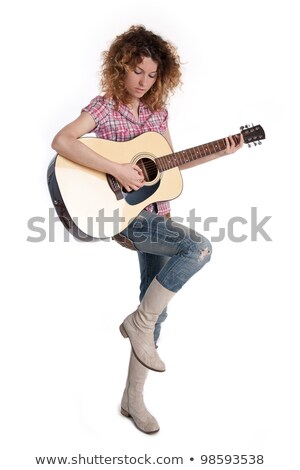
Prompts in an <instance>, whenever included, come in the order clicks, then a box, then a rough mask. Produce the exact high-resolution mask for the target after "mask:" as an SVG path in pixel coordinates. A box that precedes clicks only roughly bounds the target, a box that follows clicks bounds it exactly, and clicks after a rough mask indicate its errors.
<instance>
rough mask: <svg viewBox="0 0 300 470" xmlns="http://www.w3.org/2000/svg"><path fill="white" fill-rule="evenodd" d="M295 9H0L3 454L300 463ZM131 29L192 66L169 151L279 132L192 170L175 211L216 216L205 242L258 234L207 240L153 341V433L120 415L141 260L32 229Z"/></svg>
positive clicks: (15, 460)
mask: <svg viewBox="0 0 300 470" xmlns="http://www.w3.org/2000/svg"><path fill="white" fill-rule="evenodd" d="M296 3H297V2H293V1H291V0H288V1H285V2H281V1H280V2H279V1H273V2H266V1H262V0H259V1H258V0H253V1H252V2H241V1H237V0H236V1H235V0H228V1H226V2H224V1H221V0H214V1H210V2H204V1H202V0H199V1H191V0H187V1H185V2H175V1H170V0H167V1H161V0H160V1H157V0H152V1H151V2H150V1H148V2H141V1H136V0H132V1H126V2H124V1H121V0H111V1H109V2H102V1H100V0H98V1H96V0H90V1H86V2H83V1H77V0H72V1H71V0H61V1H58V0H51V1H48V2H39V1H34V0H27V1H26V2H20V1H11V2H9V4H8V3H7V4H6V6H5V7H4V10H3V7H2V11H1V23H2V24H1V28H0V30H1V45H2V52H1V65H2V72H1V77H2V80H1V82H2V85H1V95H2V97H1V104H2V106H1V107H2V112H1V121H2V126H1V129H2V146H1V147H2V165H1V173H2V181H1V193H2V197H1V201H2V217H1V221H2V230H1V235H2V243H1V250H2V254H1V265H2V276H3V277H2V288H3V292H2V294H1V300H2V302H3V305H2V309H1V317H2V320H1V382H2V385H1V395H2V398H1V407H2V408H3V409H2V411H1V428H2V431H3V436H2V437H1V447H2V450H1V454H0V460H1V467H3V468H6V469H7V470H9V469H14V470H15V469H16V468H22V469H24V470H25V469H26V470H27V469H30V470H31V469H34V468H36V464H35V460H34V457H35V456H68V457H70V458H71V457H72V456H76V455H78V454H79V453H81V454H82V455H84V456H89V457H92V456H94V455H95V454H96V455H100V454H102V455H105V456H122V455H125V454H127V455H131V456H139V455H143V454H144V453H148V455H152V456H153V457H154V458H155V457H157V456H182V457H184V459H185V465H184V467H181V468H193V466H194V468H196V466H197V468H199V466H200V456H201V454H208V453H211V454H263V455H264V458H265V464H264V465H263V466H258V468H264V469H268V470H277V469H278V470H279V469H282V468H286V469H289V470H296V469H298V468H299V452H298V450H299V438H300V436H299V418H300V416H299V393H300V390H299V381H298V380H299V378H298V375H299V332H298V328H299V321H298V314H299V302H298V294H297V287H298V282H297V281H298V266H299V255H298V246H297V245H296V243H297V239H298V233H299V222H298V213H299V211H298V200H297V199H299V197H298V196H297V193H298V192H296V188H297V185H298V168H299V166H298V165H297V160H298V159H299V149H298V142H297V136H298V132H297V131H298V127H297V124H298V123H297V120H296V116H298V107H299V92H298V83H299V79H300V77H299V73H298V72H297V70H296V65H297V62H298V58H299V52H298V49H297V48H298V46H297V43H299V37H297V36H299V34H298V33H297V30H298V29H299V28H298V24H297V19H296V18H297V14H296ZM132 24H144V25H145V26H146V27H147V28H148V29H152V30H153V31H155V32H157V33H158V34H161V35H162V36H164V37H165V38H166V39H168V40H171V41H172V42H173V43H174V44H176V45H177V46H178V50H179V53H180V55H181V59H182V62H183V63H184V65H183V79H184V84H183V87H182V89H181V90H179V91H178V92H177V93H176V95H175V96H174V97H173V99H172V101H171V104H170V108H169V111H170V131H171V135H172V138H173V144H174V147H175V149H176V150H182V149H184V148H187V147H191V146H194V145H198V144H201V143H205V142H208V141H210V140H214V139H218V138H221V137H224V136H226V135H228V134H232V133H236V132H238V131H239V126H240V125H243V124H247V123H250V124H251V122H253V123H254V124H261V125H262V126H263V127H264V129H265V131H266V136H267V139H266V140H265V142H264V144H263V145H261V146H260V147H257V148H252V149H248V148H246V147H244V148H243V149H242V150H241V151H240V152H238V153H236V154H235V155H232V156H229V157H225V158H224V159H220V160H217V161H214V162H212V163H210V164H206V165H200V166H199V167H197V168H196V169H193V170H188V171H186V172H184V174H183V177H184V185H185V187H184V192H183V194H182V195H181V197H180V198H179V199H177V200H176V201H174V202H173V204H172V207H173V215H175V216H181V217H186V216H187V215H188V212H189V210H190V209H191V208H193V207H194V208H195V210H196V214H197V215H198V216H201V217H202V220H203V219H205V218H206V217H213V216H215V217H218V219H219V222H218V224H215V225H212V227H211V232H210V233H209V234H208V233H206V235H207V236H209V237H211V236H216V235H217V233H218V227H225V228H226V227H227V223H228V220H229V219H230V218H231V217H234V216H241V217H244V218H246V219H247V220H248V222H249V223H248V224H247V225H244V226H243V225H236V227H235V234H236V236H239V235H241V234H242V233H245V234H246V235H248V238H247V240H246V241H244V242H242V243H233V242H232V241H230V240H229V239H228V237H226V239H225V240H224V241H222V242H219V243H214V253H213V258H212V261H211V263H209V265H207V266H206V267H205V268H204V270H203V271H202V272H200V273H198V274H197V275H196V276H195V277H194V278H192V279H191V280H190V281H189V283H188V284H187V285H186V286H185V287H184V289H182V291H181V292H180V293H178V295H177V296H176V297H175V299H174V300H173V301H172V304H170V311H169V318H168V320H167V322H166V323H165V325H164V327H163V333H162V339H161V342H160V355H161V356H162V358H163V359H164V360H165V362H166V364H167V371H166V372H165V373H164V374H157V373H154V372H151V373H150V376H149V380H148V382H147V388H146V392H145V396H146V403H147V405H148V407H149V409H150V410H151V412H152V413H153V414H154V415H155V416H156V417H157V419H158V421H159V423H160V425H161V431H160V432H159V433H158V434H156V435H153V436H148V435H144V434H142V433H140V432H139V431H138V430H137V429H136V428H135V427H134V426H133V424H132V423H131V422H130V421H129V420H127V419H125V418H124V417H122V416H121V415H120V413H119V404H120V400H121V395H122V392H123V387H124V383H125V379H126V372H127V362H128V357H129V342H128V341H125V340H124V339H122V337H121V335H120V334H119V332H118V326H119V324H120V322H121V321H122V319H123V318H124V317H125V316H126V315H127V314H129V313H131V311H132V310H133V309H134V308H135V307H136V305H137V303H138V283H139V272H138V263H137V259H136V255H135V254H134V253H132V252H130V251H126V250H124V249H122V248H121V247H119V246H118V245H116V244H113V243H105V242H99V243H90V244H89V243H86V244H84V243H78V242H76V241H74V240H70V242H69V243H65V242H64V238H63V237H64V231H63V228H62V226H61V225H60V222H57V223H56V229H55V242H50V241H49V239H48V238H47V239H46V240H45V241H43V242H40V243H29V242H28V241H27V237H28V236H37V234H36V233H35V234H34V233H32V232H30V230H29V229H28V228H27V222H28V220H29V219H30V218H32V217H35V216H39V217H43V218H44V219H45V222H44V225H43V227H44V229H45V230H46V231H47V234H48V211H49V208H50V207H51V202H50V197H49V195H48V189H47V185H46V171H47V166H48V164H49V161H50V159H51V158H52V157H53V156H54V152H53V151H52V150H51V147H50V145H51V140H52V138H53V136H54V135H55V133H56V132H57V131H58V130H59V129H60V128H61V127H62V126H63V125H65V124H66V123H67V122H69V121H71V120H73V119H74V118H76V117H77V115H78V114H79V112H80V109H81V108H82V107H83V106H84V105H86V104H87V103H88V102H89V101H90V99H92V98H93V97H94V96H96V95H97V93H98V88H97V82H98V74H97V71H98V69H99V65H100V52H101V51H102V50H105V49H107V47H109V44H110V41H111V40H112V39H113V38H114V37H115V35H116V34H120V33H122V32H123V31H125V30H126V29H128V27H129V26H130V25H132ZM251 207H257V208H258V209H257V210H258V221H260V220H261V219H262V218H263V217H264V216H267V215H269V216H272V218H271V220H270V221H269V222H268V223H267V224H266V225H265V230H266V231H267V232H268V234H269V235H270V237H271V238H272V240H273V241H272V242H267V241H265V240H264V239H263V238H262V237H261V236H260V235H258V240H257V241H256V242H255V241H251V239H250V233H251V231H250V210H251ZM41 226H42V225H41ZM197 229H198V230H199V231H201V230H202V229H203V225H202V224H201V223H199V225H197ZM192 456H193V457H194V458H195V461H194V462H190V461H189V458H190V457H192ZM297 459H298V460H297ZM2 462H3V463H2ZM197 462H198V463H197ZM95 466H96V465H95ZM86 467H88V468H91V467H92V465H89V466H88V465H86ZM201 467H204V468H205V466H201ZM217 467H218V468H239V466H238V465H234V466H229V465H218V466H217ZM246 467H247V466H245V465H243V468H246ZM81 468H85V466H84V465H83V464H82V467H81Z"/></svg>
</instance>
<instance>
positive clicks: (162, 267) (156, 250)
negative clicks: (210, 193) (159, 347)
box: [122, 210, 212, 343]
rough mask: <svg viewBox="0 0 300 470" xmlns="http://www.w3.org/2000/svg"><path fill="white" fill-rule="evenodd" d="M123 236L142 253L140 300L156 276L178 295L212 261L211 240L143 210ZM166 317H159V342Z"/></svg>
mask: <svg viewBox="0 0 300 470" xmlns="http://www.w3.org/2000/svg"><path fill="white" fill-rule="evenodd" d="M122 235H124V236H126V237H127V238H129V239H130V240H131V241H132V242H133V243H134V246H135V247H136V249H137V250H138V256H139V263H140V272H141V285H140V300H141V299H142V298H143V296H144V294H145V292H146V290H147V288H148V286H149V284H150V283H151V281H152V279H153V278H154V277H155V276H156V278H157V280H158V282H159V283H160V284H162V285H163V286H164V287H165V288H166V289H168V290H171V291H172V292H178V291H179V290H180V289H181V287H182V286H183V285H184V284H185V283H186V282H187V281H188V280H189V279H190V278H191V277H192V276H193V275H194V274H195V273H196V272H198V271H200V269H201V268H203V266H204V265H205V264H206V263H207V262H208V261H209V260H210V258H211V252H212V247H211V243H210V242H209V240H207V239H206V238H205V237H203V236H202V235H200V234H199V233H197V232H195V231H194V230H192V229H190V228H188V227H186V226H184V225H182V224H179V223H178V222H176V221H174V220H172V219H166V218H165V217H163V216H159V215H157V214H156V213H154V212H149V211H146V210H143V211H142V212H141V213H140V214H139V215H138V216H137V217H136V218H135V219H134V220H133V221H132V222H131V223H130V225H129V226H128V227H127V228H126V229H125V230H123V232H122ZM166 316H167V312H166V310H164V311H163V312H162V313H161V315H160V316H159V318H158V321H157V324H156V327H155V332H154V339H155V343H156V342H157V339H158V337H159V334H160V329H161V323H162V322H163V321H164V320H165V319H166Z"/></svg>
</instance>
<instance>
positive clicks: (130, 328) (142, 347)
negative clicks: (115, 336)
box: [120, 278, 175, 372]
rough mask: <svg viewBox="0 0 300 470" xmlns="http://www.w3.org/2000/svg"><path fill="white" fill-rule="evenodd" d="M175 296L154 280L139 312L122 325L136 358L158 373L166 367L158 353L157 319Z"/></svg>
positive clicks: (127, 318)
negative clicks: (155, 342)
mask: <svg viewBox="0 0 300 470" xmlns="http://www.w3.org/2000/svg"><path fill="white" fill-rule="evenodd" d="M174 295H175V292H172V291H170V290H168V289H166V288H165V287H163V286H162V285H161V284H160V283H159V282H158V281H157V280H156V278H154V279H153V281H152V282H151V284H150V286H149V287H148V289H147V291H146V293H145V295H144V297H143V299H142V301H141V303H140V305H139V306H138V308H137V310H136V311H135V312H133V313H132V314H131V315H128V317H126V318H125V320H124V321H123V323H122V324H121V325H120V331H121V333H122V335H123V336H124V338H128V337H129V339H130V342H131V346H132V350H133V353H134V354H135V356H136V358H137V359H138V360H139V361H140V362H141V363H142V364H143V366H145V367H148V369H151V370H155V371H157V372H164V371H165V370H166V367H165V364H164V363H163V361H162V360H161V358H160V357H159V355H158V353H157V351H156V348H155V344H154V338H153V331H154V327H155V323H156V321H157V318H158V317H159V315H160V313H161V312H162V311H163V309H164V308H165V307H166V306H167V305H168V303H169V301H170V300H171V298H172V297H173V296H174Z"/></svg>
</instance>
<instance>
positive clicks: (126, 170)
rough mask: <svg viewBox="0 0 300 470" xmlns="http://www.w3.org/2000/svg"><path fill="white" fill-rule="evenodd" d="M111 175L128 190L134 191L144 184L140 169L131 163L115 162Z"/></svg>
mask: <svg viewBox="0 0 300 470" xmlns="http://www.w3.org/2000/svg"><path fill="white" fill-rule="evenodd" d="M113 176H114V177H115V178H116V179H117V180H118V181H119V183H120V184H121V185H122V186H123V187H124V189H125V190H126V191H128V192H130V191H132V190H134V191H136V190H138V189H140V188H141V187H142V186H144V184H145V180H144V175H143V172H142V170H141V169H140V167H138V166H137V165H134V164H132V163H117V164H116V168H115V171H114V174H113Z"/></svg>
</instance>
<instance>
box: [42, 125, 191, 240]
mask: <svg viewBox="0 0 300 470" xmlns="http://www.w3.org/2000/svg"><path fill="white" fill-rule="evenodd" d="M80 141H81V142H83V143H84V144H85V145H87V146H88V147H90V148H91V149H93V150H94V151H95V152H97V153H98V154H100V155H102V156H103V157H105V158H107V159H109V160H112V161H114V162H117V163H134V164H138V165H139V166H141V167H142V168H143V169H144V170H145V172H146V174H147V180H148V181H147V182H146V183H145V185H144V186H143V187H142V188H140V189H139V190H137V191H131V192H128V193H127V192H126V191H124V190H123V188H121V187H120V185H119V184H118V182H117V181H116V180H115V179H114V178H113V177H111V176H110V175H106V174H104V173H101V172H99V171H96V170H92V169H90V168H87V167H85V166H82V165H79V164H77V163H74V162H72V161H71V160H69V159H67V158H64V157H62V156H61V155H57V156H56V157H55V158H54V159H53V160H52V162H51V163H50V165H49V169H48V185H49V190H50V194H51V197H52V201H53V204H54V206H55V208H56V210H57V213H58V215H59V217H60V219H61V221H62V222H63V224H64V225H65V227H66V228H67V229H68V230H70V231H71V232H72V233H73V235H74V236H75V237H76V238H78V239H80V240H94V239H106V238H110V237H112V236H114V235H116V234H117V233H119V232H121V231H122V230H124V229H125V228H126V227H127V226H128V225H129V224H130V222H131V221H132V220H133V219H134V218H135V217H137V215H138V214H139V213H140V212H141V211H142V210H143V209H144V208H145V207H146V206H147V205H148V204H150V203H153V202H157V201H165V200H170V199H174V198H176V197H177V196H179V195H180V193H181V191H182V177H181V173H180V170H179V168H178V167H175V168H171V169H170V170H168V171H164V172H160V171H159V170H158V169H157V167H156V165H155V158H156V157H161V156H164V155H168V154H170V153H172V150H171V148H170V146H169V144H168V142H167V140H166V139H165V138H164V137H163V136H162V135H161V134H159V133H156V132H146V133H144V134H141V135H140V136H138V137H136V138H134V139H132V140H130V141H127V142H113V141H109V140H104V139H99V138H97V137H83V138H81V139H80Z"/></svg>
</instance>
